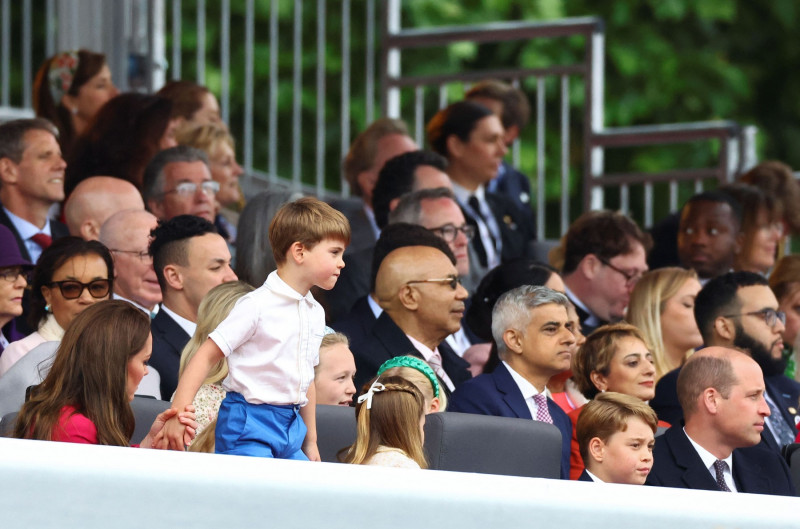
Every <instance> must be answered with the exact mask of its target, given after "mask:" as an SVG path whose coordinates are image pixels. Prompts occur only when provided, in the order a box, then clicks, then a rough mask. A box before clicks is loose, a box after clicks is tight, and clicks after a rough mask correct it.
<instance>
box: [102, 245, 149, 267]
mask: <svg viewBox="0 0 800 529" xmlns="http://www.w3.org/2000/svg"><path fill="white" fill-rule="evenodd" d="M109 251H112V252H116V253H129V254H131V255H135V256H136V257H138V258H139V260H140V261H141V262H143V263H145V264H150V263H152V262H153V256H152V255H150V254H149V253H148V252H147V250H142V251H141V252H138V251H136V250H114V249H110V250H109Z"/></svg>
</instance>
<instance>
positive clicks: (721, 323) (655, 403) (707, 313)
mask: <svg viewBox="0 0 800 529" xmlns="http://www.w3.org/2000/svg"><path fill="white" fill-rule="evenodd" d="M777 309H778V300H777V299H776V298H775V295H774V294H773V293H772V290H770V288H769V286H768V284H767V280H766V279H764V277H763V276H761V275H759V274H755V273H752V272H730V273H727V274H724V275H721V276H719V277H716V278H714V279H712V280H711V281H709V282H708V283H706V285H705V286H704V287H703V289H702V290H701V291H700V292H699V293H698V295H697V298H696V299H695V308H694V313H695V319H696V320H697V326H698V328H699V329H700V333H701V334H702V336H703V342H704V343H705V344H706V345H708V346H720V347H727V348H730V349H735V350H738V351H741V352H743V353H746V354H748V355H749V356H751V357H752V358H753V360H755V362H756V363H757V364H758V366H759V367H760V368H761V371H762V372H763V376H764V381H765V385H766V393H765V395H764V398H765V399H766V401H767V404H768V405H769V408H770V412H771V414H770V415H769V417H768V418H767V419H766V424H765V426H764V432H763V434H762V438H763V444H764V446H766V447H767V448H769V449H772V450H773V451H774V452H776V453H780V452H781V449H782V447H783V446H785V445H787V444H789V443H792V442H794V436H795V435H797V430H796V428H795V424H796V419H795V418H796V417H797V408H798V399H799V398H800V383H798V382H796V381H794V380H792V379H790V378H789V377H787V376H786V375H784V374H783V371H784V369H785V367H786V363H785V361H784V360H783V356H782V353H783V339H782V337H781V333H783V331H784V321H785V317H786V316H785V315H784V314H783V313H779V312H778V310H777ZM679 373H680V370H675V371H672V372H670V373H667V374H666V375H664V377H662V378H661V380H659V382H658V385H657V386H656V396H655V398H654V399H653V400H652V401H651V402H650V405H651V406H652V407H653V409H654V410H655V411H656V413H658V416H659V418H660V419H662V420H664V421H667V422H669V423H670V424H673V425H676V424H680V421H681V419H682V418H683V416H682V407H681V405H680V403H679V398H678V397H679V396H678V390H677V380H678V378H679Z"/></svg>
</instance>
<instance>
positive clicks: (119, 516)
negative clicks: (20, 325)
mask: <svg viewBox="0 0 800 529" xmlns="http://www.w3.org/2000/svg"><path fill="white" fill-rule="evenodd" d="M798 507H800V501H798V499H796V498H781V497H771V496H758V495H750V494H724V493H720V492H704V491H684V490H678V489H657V488H651V487H633V486H624V485H595V484H591V483H579V482H562V481H557V480H544V479H532V478H514V477H502V476H491V475H482V474H464V473H456V472H437V471H414V470H402V469H388V468H378V467H363V466H351V465H341V464H328V463H305V462H296V461H273V460H265V459H258V458H245V457H234V456H217V455H210V454H194V453H186V454H182V453H174V452H161V451H155V450H144V449H135V448H116V447H104V446H85V445H73V444H66V443H53V442H43V441H20V440H15V439H0V527H2V528H3V529H12V528H25V529H33V528H39V527H47V528H52V527H81V528H87V529H89V528H94V527H98V528H100V527H102V528H115V529H117V528H122V529H124V528H136V529H153V528H157V527H168V528H170V529H183V528H189V527H214V528H219V529H234V528H240V527H241V528H248V529H249V528H255V527H277V528H281V529H290V528H294V527H298V528H304V529H311V528H322V529H338V528H346V529H354V528H394V527H397V528H403V529H410V528H437V529H449V528H457V529H468V528H472V527H491V528H504V529H505V528H508V529H512V528H535V529H544V528H550V527H552V528H558V529H568V528H572V527H591V528H592V529H603V528H609V529H612V528H613V529H619V528H626V527H641V528H644V529H659V528H669V529H675V528H676V527H678V528H680V529H695V528H697V529H701V528H702V529H711V528H715V529H720V528H750V527H753V528H755V527H765V528H770V529H779V528H783V527H786V528H789V527H793V528H796V527H798V525H800V524H799V523H798V521H797V517H798V512H800V509H798Z"/></svg>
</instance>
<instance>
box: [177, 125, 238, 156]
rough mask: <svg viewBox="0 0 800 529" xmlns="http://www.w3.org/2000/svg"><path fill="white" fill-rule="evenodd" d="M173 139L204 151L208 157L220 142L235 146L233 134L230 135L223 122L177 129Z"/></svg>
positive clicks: (232, 147)
mask: <svg viewBox="0 0 800 529" xmlns="http://www.w3.org/2000/svg"><path fill="white" fill-rule="evenodd" d="M175 140H176V141H177V142H178V144H179V145H188V146H189V147H194V148H195V149H200V150H201V151H205V152H206V154H208V156H209V157H210V156H211V153H212V152H214V151H215V150H216V149H217V147H218V146H219V145H220V144H221V143H225V144H227V145H228V146H229V147H230V148H231V149H235V148H236V145H235V143H234V141H233V136H231V133H230V132H229V131H228V127H226V126H225V124H224V123H214V122H211V123H204V124H202V125H196V126H194V127H189V128H182V129H178V131H177V132H176V134H175Z"/></svg>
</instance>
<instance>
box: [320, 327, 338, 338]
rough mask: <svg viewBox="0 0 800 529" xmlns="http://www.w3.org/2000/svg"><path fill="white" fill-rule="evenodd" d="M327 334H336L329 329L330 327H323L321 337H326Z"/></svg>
mask: <svg viewBox="0 0 800 529" xmlns="http://www.w3.org/2000/svg"><path fill="white" fill-rule="evenodd" d="M329 334H336V331H335V330H334V329H331V328H330V327H328V326H327V325H326V326H325V330H324V331H322V335H323V336H327V335H329Z"/></svg>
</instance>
